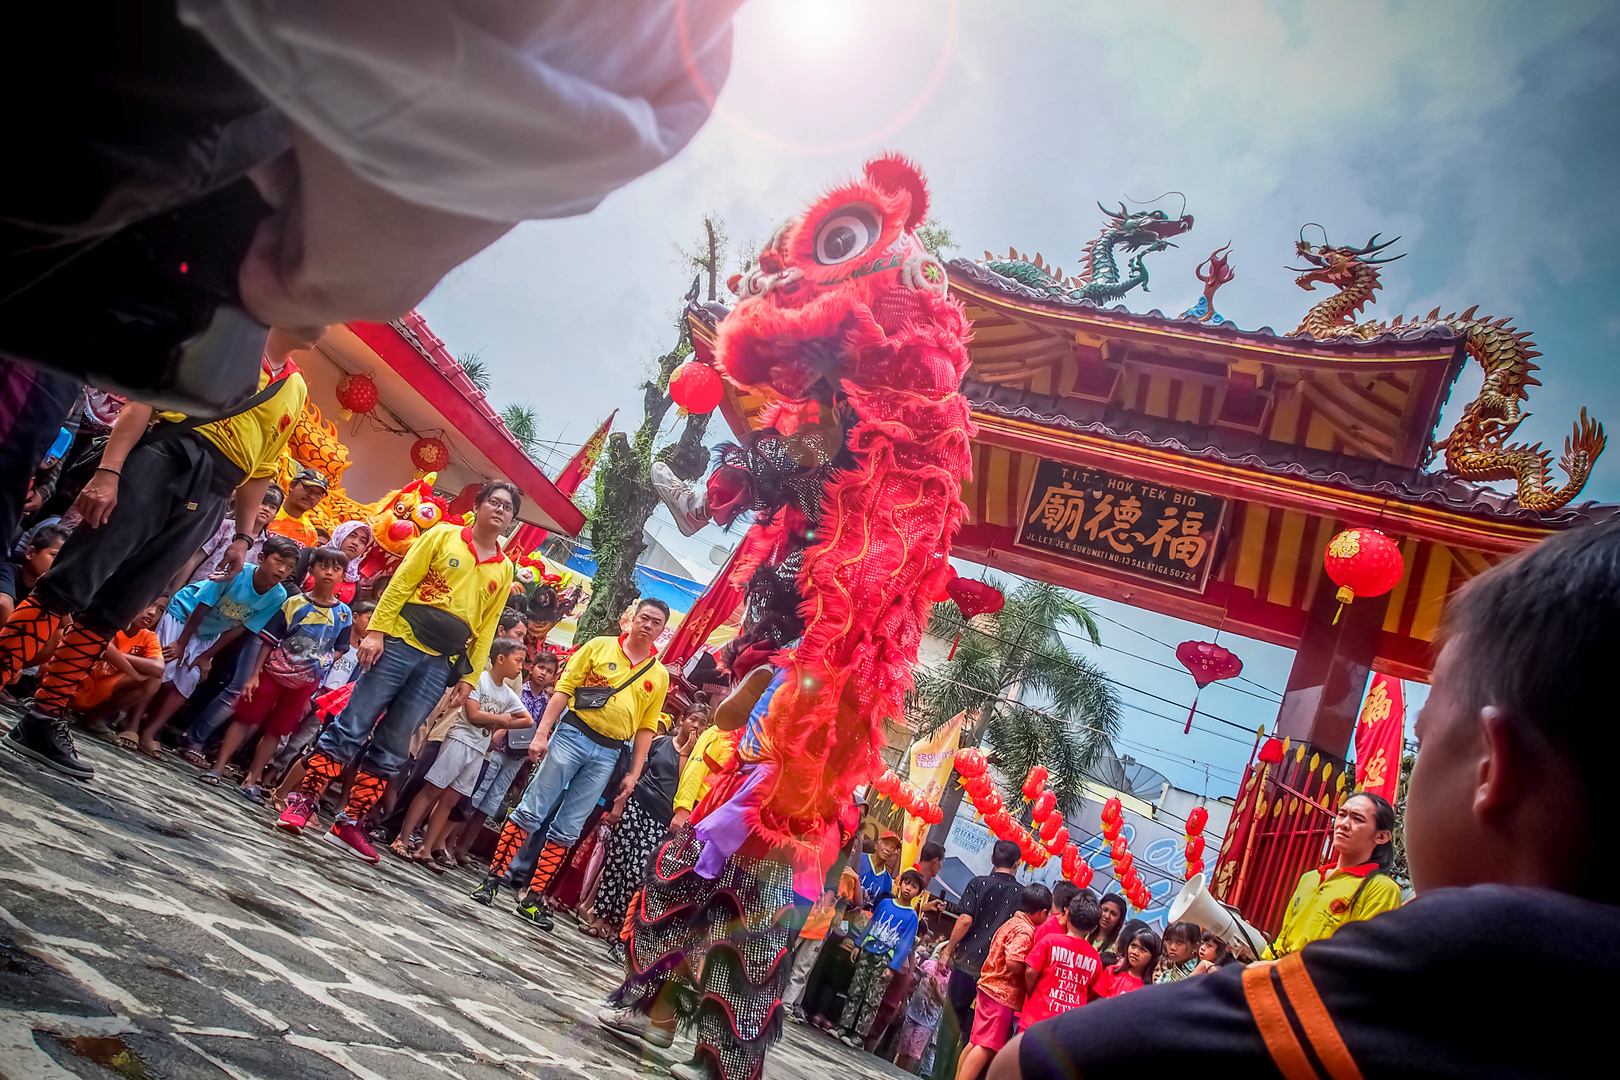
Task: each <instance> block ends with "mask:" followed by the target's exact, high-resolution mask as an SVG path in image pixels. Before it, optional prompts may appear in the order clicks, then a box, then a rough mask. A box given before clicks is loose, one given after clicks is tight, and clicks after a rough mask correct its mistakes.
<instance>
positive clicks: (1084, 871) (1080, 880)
mask: <svg viewBox="0 0 1620 1080" xmlns="http://www.w3.org/2000/svg"><path fill="white" fill-rule="evenodd" d="M1074 869H1075V875H1074V877H1072V878H1070V879H1069V880H1071V881H1073V882H1074V884H1075V888H1078V889H1084V888H1085V887H1086V886H1088V885H1090V884H1091V879H1092V878H1093V877H1094V876H1095V875H1096V871H1095V870H1093V869H1092V868H1091V866H1090V865H1089V864H1088V863H1081V864H1080V865H1079V866H1076V867H1075V868H1074Z"/></svg>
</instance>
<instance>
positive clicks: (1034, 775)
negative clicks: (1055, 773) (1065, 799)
mask: <svg viewBox="0 0 1620 1080" xmlns="http://www.w3.org/2000/svg"><path fill="white" fill-rule="evenodd" d="M1050 775H1051V774H1050V773H1048V772H1047V771H1046V766H1044V765H1036V766H1035V767H1034V768H1032V769H1030V770H1029V775H1028V776H1026V777H1024V798H1026V799H1033V798H1035V796H1037V795H1039V794H1040V793H1041V789H1042V788H1043V787H1045V786H1046V778H1047V777H1048V776H1050Z"/></svg>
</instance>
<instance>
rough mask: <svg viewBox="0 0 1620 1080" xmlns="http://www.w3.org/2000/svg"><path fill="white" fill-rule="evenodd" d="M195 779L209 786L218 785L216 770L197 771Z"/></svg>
mask: <svg viewBox="0 0 1620 1080" xmlns="http://www.w3.org/2000/svg"><path fill="white" fill-rule="evenodd" d="M196 780H197V783H199V784H207V785H208V786H209V787H219V773H216V772H205V773H198V774H197V777H196Z"/></svg>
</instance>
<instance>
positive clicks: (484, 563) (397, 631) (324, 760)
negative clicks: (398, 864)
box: [276, 480, 523, 863]
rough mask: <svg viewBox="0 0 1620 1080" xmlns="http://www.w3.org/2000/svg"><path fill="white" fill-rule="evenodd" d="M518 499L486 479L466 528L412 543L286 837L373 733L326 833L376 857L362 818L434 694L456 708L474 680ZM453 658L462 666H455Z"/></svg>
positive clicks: (496, 608) (499, 599) (485, 651)
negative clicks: (505, 537)
mask: <svg viewBox="0 0 1620 1080" xmlns="http://www.w3.org/2000/svg"><path fill="white" fill-rule="evenodd" d="M522 505H523V496H522V495H521V494H520V493H519V492H518V489H517V486H516V485H515V484H512V483H509V482H508V481H505V480H492V481H490V482H489V483H487V484H485V485H484V486H483V487H482V488H480V489H479V491H478V502H477V504H476V506H475V514H476V517H475V520H474V521H473V524H472V525H470V526H467V527H465V528H463V527H458V526H456V525H454V524H451V523H449V522H445V523H441V524H439V525H435V526H434V527H433V528H431V529H429V530H428V531H427V532H425V533H423V534H422V535H421V536H419V537H418V538H417V540H416V543H414V544H412V545H411V550H410V551H409V552H408V553H407V554H406V556H405V561H404V562H402V563H400V564H399V570H398V572H396V573H395V574H394V576H393V578H392V580H390V581H389V582H388V587H387V588H386V589H384V590H383V594H382V596H381V597H380V598H379V599H378V601H377V609H376V611H374V612H373V613H372V615H371V625H370V626H369V627H367V629H366V636H365V637H364V638H363V639H361V641H360V645H359V652H358V656H357V660H358V661H359V665H360V669H361V671H362V672H363V674H362V675H361V676H360V680H359V681H358V682H357V683H355V687H354V692H353V693H352V694H351V695H350V697H349V704H348V706H347V707H345V708H344V710H343V712H342V713H341V714H339V715H338V717H337V719H335V720H333V721H332V722H331V723H330V724H328V725H327V727H326V731H325V732H324V733H323V734H322V735H321V738H320V742H319V743H318V744H317V746H316V749H315V751H314V753H312V754H311V755H310V758H309V761H308V763H307V768H308V771H307V772H305V773H304V782H303V785H302V786H301V787H300V788H299V790H297V791H295V792H293V793H292V794H291V795H289V796H288V797H287V808H286V809H285V810H284V811H282V814H281V819H280V820H279V821H278V822H276V824H277V825H278V826H280V827H281V828H282V829H285V830H286V831H288V832H292V833H297V832H299V831H300V830H302V829H303V827H304V826H305V825H306V824H308V823H309V820H310V818H312V817H314V816H315V807H316V804H317V803H318V802H319V801H320V798H321V795H322V794H324V793H325V791H326V788H327V786H328V785H330V784H331V782H332V781H333V780H336V779H337V778H338V776H339V774H341V773H342V772H343V769H344V768H345V767H346V766H347V765H348V764H349V763H350V762H352V761H354V760H355V759H356V758H358V757H359V756H360V752H361V750H362V749H364V748H365V745H366V740H367V739H370V740H371V748H370V749H369V750H367V751H366V756H365V761H364V763H363V764H362V765H361V767H360V770H359V771H358V772H357V773H356V774H355V778H354V783H353V784H351V785H350V787H349V801H348V804H347V805H346V806H345V807H344V808H343V812H342V813H341V814H339V815H338V818H337V822H336V823H335V824H334V825H333V826H332V830H331V832H329V833H328V834H327V839H328V841H329V842H332V843H336V844H340V845H343V846H346V847H347V848H348V849H349V850H351V851H352V852H353V853H354V854H355V855H357V856H359V857H360V858H361V859H363V860H365V861H366V862H370V863H374V862H376V861H377V852H376V849H374V848H373V847H372V846H371V843H370V841H369V840H367V839H366V834H365V832H364V830H362V829H361V828H360V824H359V823H360V819H361V818H362V817H363V816H365V812H366V811H367V810H369V809H371V807H372V805H373V804H374V803H376V801H377V799H378V797H379V796H380V795H382V792H383V788H384V787H386V786H387V785H388V781H389V780H391V779H392V778H393V776H394V774H395V773H396V772H398V771H399V767H400V765H401V764H403V763H404V761H405V758H406V756H407V754H408V753H409V750H410V743H411V736H412V735H413V734H415V732H416V729H417V728H419V727H421V725H422V721H423V720H426V719H427V717H428V714H429V713H431V712H432V711H433V707H434V706H435V705H437V704H438V703H439V699H440V698H441V697H445V698H446V700H447V702H448V708H449V709H450V710H452V711H454V710H455V709H456V708H458V707H459V706H460V705H461V704H462V702H464V701H466V700H467V695H468V693H469V692H470V691H471V690H472V688H473V687H474V686H476V685H477V682H478V675H479V673H480V672H482V671H483V670H484V662H485V661H486V660H488V659H489V646H490V643H491V642H492V641H493V640H494V638H495V629H496V626H497V625H498V624H499V623H500V619H501V609H502V608H504V607H505V606H506V599H507V597H508V596H509V595H510V593H511V586H512V562H511V560H510V559H508V558H507V557H506V555H505V554H503V553H502V552H501V549H500V538H501V533H502V532H503V531H505V529H506V527H507V526H508V525H510V524H511V523H512V519H513V518H514V517H516V516H517V512H518V510H519V508H521V507H522ZM457 659H460V660H462V661H463V662H461V663H455V661H456V660H457ZM453 672H458V673H459V674H460V681H459V682H455V684H454V685H453V686H451V687H450V692H449V694H448V696H447V697H446V695H445V689H444V688H445V686H446V685H447V684H449V683H451V681H452V673H453ZM379 715H380V716H381V720H379V719H378V717H379ZM374 726H375V728H376V731H375V733H373V731H372V728H373V727H374Z"/></svg>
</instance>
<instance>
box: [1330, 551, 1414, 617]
mask: <svg viewBox="0 0 1620 1080" xmlns="http://www.w3.org/2000/svg"><path fill="white" fill-rule="evenodd" d="M1322 565H1323V566H1324V567H1325V568H1326V569H1327V573H1328V577H1330V578H1332V579H1333V584H1335V585H1337V586H1338V587H1339V592H1338V600H1339V603H1340V604H1341V605H1343V604H1348V603H1350V602H1351V601H1352V600H1354V599H1355V598H1356V597H1358V596H1383V595H1384V594H1385V593H1387V592H1389V590H1391V589H1393V588H1394V587H1395V586H1396V585H1397V584H1398V583H1399V582H1400V580H1401V575H1402V574H1404V573H1405V572H1406V563H1405V562H1404V560H1402V559H1401V549H1400V548H1399V547H1397V546H1396V545H1395V541H1393V540H1391V539H1390V538H1389V537H1387V536H1385V535H1384V534H1383V533H1381V532H1379V531H1378V530H1377V529H1346V530H1344V532H1342V533H1340V534H1339V535H1338V536H1335V537H1334V538H1333V539H1332V540H1330V541H1328V546H1327V551H1326V552H1325V553H1323V555H1322ZM1343 610H1344V609H1343V608H1342V607H1341V608H1340V611H1343ZM1333 621H1334V622H1338V621H1339V613H1338V612H1335V613H1334V615H1333Z"/></svg>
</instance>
